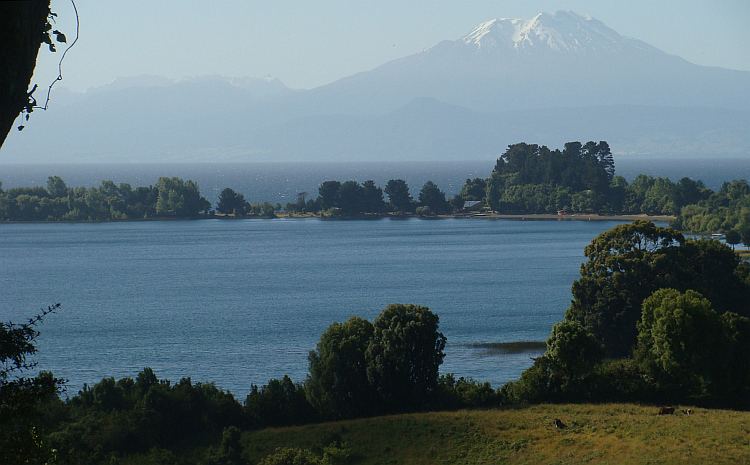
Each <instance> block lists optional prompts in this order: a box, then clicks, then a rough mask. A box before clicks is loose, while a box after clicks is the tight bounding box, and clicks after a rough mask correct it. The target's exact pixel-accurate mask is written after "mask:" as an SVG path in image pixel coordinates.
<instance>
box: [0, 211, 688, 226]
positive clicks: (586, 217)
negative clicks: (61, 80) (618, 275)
mask: <svg viewBox="0 0 750 465" xmlns="http://www.w3.org/2000/svg"><path fill="white" fill-rule="evenodd" d="M307 218H318V219H325V220H343V221H351V220H354V221H356V220H366V221H371V220H378V219H382V218H392V219H409V218H419V219H424V220H436V219H446V218H455V219H471V218H478V219H489V220H519V221H551V220H556V221H635V220H647V221H662V222H670V221H672V220H674V219H675V218H676V217H675V216H669V215H646V214H641V215H617V214H612V215H602V214H597V213H592V214H584V213H570V214H566V215H558V214H555V213H529V214H503V213H459V214H454V215H438V216H424V217H422V216H417V215H391V214H387V213H386V214H380V215H361V216H349V217H347V216H341V217H330V216H324V215H313V214H293V213H292V214H289V213H283V212H282V213H278V214H277V215H276V217H274V218H268V217H259V216H243V217H239V218H237V217H235V216H234V215H223V214H214V215H200V216H198V217H193V218H174V217H150V218H129V219H109V220H102V221H65V220H57V221H0V224H24V223H37V224H46V223H65V224H75V223H123V222H125V223H128V222H141V221H200V220H211V219H218V220H228V221H233V220H252V219H255V220H275V219H307Z"/></svg>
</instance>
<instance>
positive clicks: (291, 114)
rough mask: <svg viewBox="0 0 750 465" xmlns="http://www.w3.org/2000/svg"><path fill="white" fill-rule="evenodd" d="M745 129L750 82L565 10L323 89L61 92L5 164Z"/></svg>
mask: <svg viewBox="0 0 750 465" xmlns="http://www.w3.org/2000/svg"><path fill="white" fill-rule="evenodd" d="M63 85H64V81H63ZM32 127H33V130H32ZM749 128H750V72H747V71H734V70H728V69H723V68H715V67H705V66H699V65H695V64H692V63H689V62H687V61H685V60H683V59H682V58H679V57H677V56H674V55H669V54H666V53H664V52H662V51H660V50H658V49H656V48H654V47H652V46H650V45H648V44H647V43H646V42H643V41H640V40H636V39H631V38H627V37H623V36H621V35H619V34H618V33H617V32H615V31H614V30H612V29H610V28H608V27H607V26H606V25H604V24H603V23H601V22H600V21H597V20H595V19H593V18H590V17H587V16H581V15H578V14H576V13H573V12H564V11H558V12H555V13H542V14H539V15H537V16H536V17H534V18H532V19H528V20H518V19H495V20H492V21H488V22H485V23H482V24H480V25H479V26H477V27H476V28H474V30H472V31H471V32H470V33H469V34H468V35H466V36H465V37H463V38H461V39H458V40H446V41H443V42H440V43H438V44H437V45H435V46H433V47H431V48H428V49H426V50H424V51H422V52H420V53H417V54H415V55H411V56H408V57H405V58H402V59H399V60H395V61H391V62H388V63H385V64H383V65H382V66H379V67H377V68H375V69H373V70H371V71H367V72H363V73H358V74H355V75H352V76H349V77H346V78H343V79H340V80H338V81H336V82H333V83H331V84H328V85H325V86H321V87H318V88H315V89H311V90H292V89H289V88H286V87H285V86H284V85H283V84H282V83H280V82H279V81H278V80H275V79H272V78H264V79H258V78H225V77H220V76H207V77H201V78H190V79H181V80H177V81H173V80H168V79H165V78H159V77H148V76H142V77H136V78H126V79H118V80H116V81H115V82H113V83H112V84H110V85H108V86H104V87H101V88H96V89H90V90H89V91H87V92H86V93H85V94H73V93H70V92H65V91H64V90H57V89H56V90H55V91H54V93H53V100H52V102H51V105H50V110H49V111H48V112H47V114H44V115H39V116H37V114H36V113H35V114H33V115H32V119H31V121H30V122H29V123H28V124H27V130H26V131H24V132H23V133H21V134H17V135H16V136H15V137H10V138H9V139H8V140H7V141H6V143H5V146H4V147H3V157H2V159H0V162H6V163H7V162H107V161H112V162H114V161H117V162H122V161H139V162H140V161H149V162H151V161H180V162H182V161H298V160H304V161H318V160H320V161H389V160H462V159H494V158H497V156H499V155H500V154H501V153H502V152H504V150H505V148H506V146H507V145H508V144H512V143H516V142H522V141H525V142H530V143H540V144H546V145H549V146H550V147H553V148H555V147H562V145H563V144H564V143H565V142H567V141H571V140H582V141H586V140H597V141H598V140H607V141H608V142H609V143H610V146H611V147H612V149H613V151H614V152H615V153H616V154H632V155H638V156H650V157H665V156H674V157H711V156H714V157H732V156H747V155H749V154H750V150H749V149H748V147H750V131H748V129H749Z"/></svg>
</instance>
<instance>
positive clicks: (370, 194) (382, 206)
mask: <svg viewBox="0 0 750 465" xmlns="http://www.w3.org/2000/svg"><path fill="white" fill-rule="evenodd" d="M383 193H385V194H386V195H388V202H386V201H385V199H384V196H383ZM307 196H308V193H307V192H300V193H299V194H298V196H297V201H296V202H288V203H287V204H286V206H285V207H284V208H285V210H286V211H288V212H293V213H321V212H326V213H328V214H330V215H333V216H337V215H338V216H347V217H352V216H361V215H372V214H375V215H377V214H383V213H387V212H396V213H399V214H411V213H416V214H418V215H420V216H430V215H443V214H447V213H450V212H451V211H452V210H453V209H452V207H451V204H450V203H449V202H448V201H447V199H446V197H445V193H444V192H443V191H442V190H440V188H439V187H438V186H437V185H436V184H435V183H434V182H432V181H427V182H426V183H425V184H424V186H422V189H421V190H420V191H419V200H418V201H417V200H414V199H413V198H412V196H411V194H410V193H409V186H408V185H407V183H406V181H404V180H403V179H391V180H390V181H388V183H387V184H386V185H385V189H382V188H380V187H378V186H376V185H375V181H372V180H368V181H365V182H364V184H361V185H360V184H359V183H358V182H357V181H346V182H343V183H342V182H339V181H325V182H323V184H321V186H320V187H319V188H318V197H317V198H315V199H308V198H307ZM461 206H463V203H461Z"/></svg>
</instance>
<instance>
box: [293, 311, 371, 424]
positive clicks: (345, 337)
mask: <svg viewBox="0 0 750 465" xmlns="http://www.w3.org/2000/svg"><path fill="white" fill-rule="evenodd" d="M372 335H373V326H372V323H370V322H369V321H367V320H364V319H362V318H358V317H351V318H350V319H349V320H348V321H347V322H345V323H334V324H332V325H331V326H329V327H328V329H327V330H326V332H325V333H323V335H322V336H321V337H320V342H318V346H317V348H316V349H315V350H313V351H310V355H309V356H308V358H307V359H308V361H309V362H310V377H309V378H308V379H307V382H306V383H305V392H306V394H307V399H308V400H309V401H310V404H312V406H313V407H315V408H316V409H317V410H318V411H319V412H320V413H321V414H322V415H323V416H324V417H325V418H332V419H341V418H356V417H359V416H364V415H369V414H371V413H373V412H374V410H375V409H374V407H375V405H374V402H375V396H374V392H373V389H372V387H371V386H370V384H369V382H368V380H367V361H366V360H365V352H366V351H367V347H368V346H369V344H370V342H371V340H372Z"/></svg>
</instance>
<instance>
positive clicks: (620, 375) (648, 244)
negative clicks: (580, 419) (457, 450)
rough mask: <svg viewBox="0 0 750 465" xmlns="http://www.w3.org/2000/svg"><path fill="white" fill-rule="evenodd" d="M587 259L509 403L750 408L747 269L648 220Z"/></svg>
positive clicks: (719, 250)
mask: <svg viewBox="0 0 750 465" xmlns="http://www.w3.org/2000/svg"><path fill="white" fill-rule="evenodd" d="M585 254H586V257H587V258H588V261H587V262H585V263H584V264H583V265H582V267H581V278H580V279H578V280H577V281H575V282H574V283H573V288H572V291H573V298H574V299H573V301H572V303H571V306H570V308H569V309H568V311H567V312H566V315H565V320H564V321H563V322H561V323H559V324H557V325H555V327H554V328H553V330H552V334H551V336H550V338H549V339H548V340H547V351H546V352H545V354H544V356H543V357H540V358H538V359H536V360H535V362H534V365H533V366H532V367H531V368H530V369H529V370H527V371H526V372H524V373H523V375H522V376H521V379H520V380H518V381H516V382H513V383H509V384H507V385H506V386H504V387H503V394H504V396H505V398H506V399H508V400H509V401H515V402H539V401H580V400H589V401H623V400H638V401H646V402H654V401H658V400H661V399H663V400H665V401H669V402H679V401H682V402H695V403H703V404H705V405H722V406H730V407H736V408H748V407H750V404H748V402H747V399H748V398H749V397H748V394H750V353H748V351H747V347H748V343H750V318H748V317H749V316H750V265H748V263H747V262H743V261H740V260H739V259H738V258H737V257H736V255H735V254H734V253H733V251H732V250H731V249H730V248H729V247H727V246H726V245H724V244H721V243H719V242H718V241H716V240H710V239H686V238H684V237H683V236H682V234H680V233H679V232H678V231H677V230H674V229H671V228H661V227H657V226H655V225H654V224H653V223H651V222H647V221H636V222H634V223H632V224H624V225H620V226H617V227H615V228H613V229H612V230H610V231H607V232H605V233H602V234H601V235H599V236H598V237H597V238H596V239H595V240H594V241H592V243H591V244H590V245H589V246H587V247H586V249H585ZM605 360H606V361H605Z"/></svg>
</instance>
